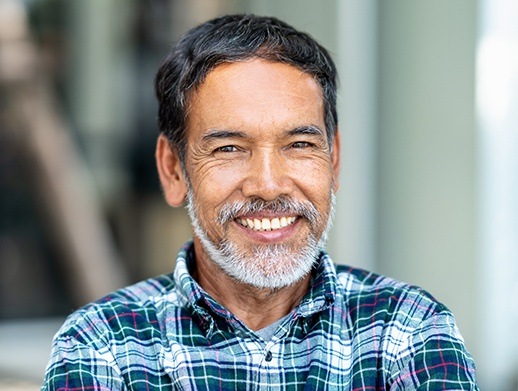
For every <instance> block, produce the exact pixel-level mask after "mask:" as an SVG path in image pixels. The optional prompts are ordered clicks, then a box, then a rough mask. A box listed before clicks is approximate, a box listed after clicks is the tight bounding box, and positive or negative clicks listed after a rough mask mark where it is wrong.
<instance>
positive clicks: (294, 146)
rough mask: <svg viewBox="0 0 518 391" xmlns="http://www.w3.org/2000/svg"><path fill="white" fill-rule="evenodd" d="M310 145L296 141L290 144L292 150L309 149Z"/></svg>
mask: <svg viewBox="0 0 518 391" xmlns="http://www.w3.org/2000/svg"><path fill="white" fill-rule="evenodd" d="M311 145H312V144H311V143H308V142H307V141H296V142H294V143H293V144H291V147H292V148H308V147H311Z"/></svg>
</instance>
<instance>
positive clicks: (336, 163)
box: [331, 129, 341, 193]
mask: <svg viewBox="0 0 518 391" xmlns="http://www.w3.org/2000/svg"><path fill="white" fill-rule="evenodd" d="M340 154H341V140H340V131H339V129H338V130H337V132H336V134H335V137H334V138H333V149H332V151H331V164H332V165H333V190H334V192H335V193H336V192H337V191H338V188H339V187H340V182H339V177H340Z"/></svg>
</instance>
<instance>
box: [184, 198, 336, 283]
mask: <svg viewBox="0 0 518 391" xmlns="http://www.w3.org/2000/svg"><path fill="white" fill-rule="evenodd" d="M330 197H331V206H330V212H329V215H328V216H327V221H326V225H325V229H324V231H323V232H322V235H321V237H320V238H317V237H316V235H315V233H314V226H315V224H316V222H317V221H318V219H319V218H320V217H319V214H318V212H317V210H316V209H315V207H314V206H313V205H312V204H310V203H304V204H301V203H298V202H296V201H291V200H284V201H282V202H276V201H274V202H272V203H267V202H264V201H262V200H261V201H260V202H258V203H256V204H255V205H252V204H251V203H248V202H241V203H235V204H229V205H226V206H225V207H223V209H222V211H221V212H220V213H219V216H218V219H217V221H216V223H218V224H221V225H223V224H224V223H226V222H228V221H230V220H233V219H234V218H235V217H236V216H237V215H239V214H240V213H242V210H243V209H244V208H245V209H246V210H247V211H258V210H261V208H262V206H257V204H259V205H261V204H267V205H270V204H273V205H270V206H269V208H270V210H276V211H279V212H280V211H288V210H290V211H297V214H300V215H302V216H304V217H306V218H307V219H308V220H309V222H310V224H311V227H312V228H313V229H312V230H311V233H310V235H309V236H308V238H307V241H306V243H305V244H304V245H303V246H302V247H300V246H297V248H292V246H290V245H289V244H271V245H266V244H265V245H257V246H254V247H253V255H251V256H250V255H247V254H246V253H245V251H243V250H240V249H239V248H238V246H237V245H236V244H235V243H233V242H231V241H229V240H226V239H224V240H223V241H222V242H221V243H220V244H219V245H216V244H215V243H213V242H212V240H211V239H209V236H208V234H207V231H206V230H205V229H204V228H203V227H202V225H201V223H200V219H199V218H198V215H197V211H196V207H195V204H194V197H193V193H192V190H191V189H190V188H189V190H188V193H187V211H188V213H189V216H190V218H191V222H192V225H193V228H194V233H195V235H196V236H197V237H198V238H199V240H200V242H201V244H202V246H203V248H204V249H205V252H206V253H207V255H208V256H209V257H210V259H211V260H212V261H213V262H214V263H216V264H217V265H218V266H219V267H220V268H221V269H222V270H223V271H224V272H225V274H227V275H228V276H231V277H232V278H234V279H235V280H237V281H239V282H241V283H243V284H247V285H251V286H253V287H256V288H259V289H265V288H266V289H279V288H283V287H287V286H290V285H293V284H295V283H296V282H298V281H300V280H301V279H302V278H303V277H304V276H306V275H307V274H308V273H310V271H311V269H312V267H313V266H314V264H315V262H316V261H317V260H318V256H319V253H320V251H321V250H322V249H323V248H324V247H325V244H326V242H327V238H328V234H329V231H330V229H331V226H332V221H333V217H334V206H335V195H334V193H333V192H331V195H330Z"/></svg>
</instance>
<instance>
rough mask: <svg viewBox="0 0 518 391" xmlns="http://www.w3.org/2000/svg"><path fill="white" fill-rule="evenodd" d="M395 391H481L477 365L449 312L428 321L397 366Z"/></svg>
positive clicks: (415, 334)
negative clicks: (476, 377) (476, 370)
mask: <svg viewBox="0 0 518 391" xmlns="http://www.w3.org/2000/svg"><path fill="white" fill-rule="evenodd" d="M393 368H394V370H395V371H396V374H395V375H394V381H393V383H392V386H391V388H390V389H391V391H403V390H405V391H409V390H450V391H452V390H471V391H478V390H479V388H478V386H477V382H476V379H475V363H474V361H473V358H472V357H471V355H470V354H469V353H468V351H467V350H466V347H465V345H464V341H463V339H462V336H461V335H460V332H459V330H458V328H457V326H456V325H455V321H454V319H453V315H451V313H449V312H441V313H438V314H435V315H434V316H432V317H431V318H428V319H427V320H425V321H424V322H423V323H422V325H421V327H419V328H418V329H417V330H416V331H415V332H414V333H413V334H412V335H411V336H410V341H409V344H408V347H407V350H406V351H405V352H402V354H401V355H400V358H399V360H398V363H397V365H395V366H394V367H393Z"/></svg>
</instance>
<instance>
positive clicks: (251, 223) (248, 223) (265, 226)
mask: <svg viewBox="0 0 518 391" xmlns="http://www.w3.org/2000/svg"><path fill="white" fill-rule="evenodd" d="M296 219H297V218H296V217H281V218H277V217H275V218H273V219H267V218H263V219H261V220H259V219H248V218H247V219H237V221H238V222H239V224H241V225H242V226H244V227H248V228H251V229H253V230H255V231H273V230H276V229H280V228H284V227H286V226H288V225H290V224H292V223H293V222H294V221H295V220H296Z"/></svg>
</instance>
